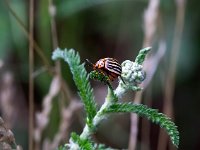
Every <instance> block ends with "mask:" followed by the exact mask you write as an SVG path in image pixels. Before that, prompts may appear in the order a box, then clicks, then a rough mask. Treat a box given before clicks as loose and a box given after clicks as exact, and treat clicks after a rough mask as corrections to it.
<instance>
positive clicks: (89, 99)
mask: <svg viewBox="0 0 200 150" xmlns="http://www.w3.org/2000/svg"><path fill="white" fill-rule="evenodd" d="M59 58H62V59H64V60H65V61H66V62H67V63H68V65H69V67H70V70H71V72H72V75H73V79H74V82H75V84H76V86H77V88H78V90H79V95H80V97H81V100H82V101H83V103H84V106H85V110H86V115H87V124H88V126H92V120H93V118H94V116H95V115H96V113H97V110H96V103H95V100H94V95H93V89H92V88H91V85H90V83H89V80H88V79H89V75H88V74H87V72H86V70H85V67H84V63H82V64H80V56H79V54H78V53H76V52H75V51H74V50H73V49H70V50H67V49H65V50H64V51H63V50H61V49H59V48H57V49H56V50H55V51H54V52H53V55H52V59H53V60H56V59H59Z"/></svg>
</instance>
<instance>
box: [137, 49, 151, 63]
mask: <svg viewBox="0 0 200 150" xmlns="http://www.w3.org/2000/svg"><path fill="white" fill-rule="evenodd" d="M150 50H151V47H146V48H143V49H141V50H140V52H139V54H138V55H137V57H136V59H135V62H136V63H138V64H140V65H141V64H142V63H143V62H144V59H145V57H146V55H147V53H148V52H149V51H150Z"/></svg>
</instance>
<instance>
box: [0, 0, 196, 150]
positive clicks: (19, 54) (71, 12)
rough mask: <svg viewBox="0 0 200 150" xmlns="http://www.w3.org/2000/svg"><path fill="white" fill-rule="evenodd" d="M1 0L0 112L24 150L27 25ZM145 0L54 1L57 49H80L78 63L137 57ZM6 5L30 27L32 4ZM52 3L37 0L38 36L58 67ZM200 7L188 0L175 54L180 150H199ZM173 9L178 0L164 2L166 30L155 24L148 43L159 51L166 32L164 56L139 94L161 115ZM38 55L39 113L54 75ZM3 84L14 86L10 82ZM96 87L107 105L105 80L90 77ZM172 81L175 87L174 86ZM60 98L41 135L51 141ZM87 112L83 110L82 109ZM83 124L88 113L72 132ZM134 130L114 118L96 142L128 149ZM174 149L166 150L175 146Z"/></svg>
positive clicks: (154, 135) (153, 140) (154, 140)
mask: <svg viewBox="0 0 200 150" xmlns="http://www.w3.org/2000/svg"><path fill="white" fill-rule="evenodd" d="M4 1H6V0H3V1H1V2H0V95H1V97H0V115H1V116H2V118H3V119H4V121H5V122H6V123H7V124H8V126H9V127H10V128H11V130H12V131H13V133H14V135H15V138H16V142H17V143H18V144H19V145H22V147H23V148H24V149H27V148H28V136H29V135H28V109H29V108H28V97H29V94H28V86H29V72H28V70H29V55H28V54H29V49H28V43H29V42H28V38H27V37H26V36H25V33H24V32H23V29H22V26H21V25H19V23H18V22H17V21H16V19H15V18H14V17H13V15H12V14H11V12H10V10H9V9H8V7H7V5H6V4H5V2H4ZM148 2H149V1H148V0H142V1H140V0H124V1H123V0H108V1H106V0H103V1H100V0H94V1H91V0H63V1H54V4H55V6H56V16H55V22H56V26H57V27H56V29H57V38H58V46H59V47H60V48H62V49H64V48H74V49H75V50H76V51H78V52H79V54H80V56H81V61H84V60H85V59H86V58H87V59H89V60H90V61H91V62H96V61H97V60H98V59H100V58H103V57H114V58H116V59H117V60H119V62H123V61H124V60H126V59H129V60H134V58H135V57H136V55H137V53H138V51H139V50H140V49H141V48H142V47H143V42H144V30H143V29H144V23H143V14H144V11H145V9H146V8H147V6H148ZM9 5H10V6H11V8H12V9H13V11H14V12H15V13H16V14H17V15H18V16H19V17H20V19H21V21H22V22H23V23H24V24H25V27H26V29H28V20H29V9H30V8H29V3H28V1H25V0H13V1H10V2H9ZM48 5H49V3H48V1H47V0H41V1H37V2H35V8H34V39H35V41H36V42H37V44H38V45H39V46H40V47H41V49H42V51H43V53H44V54H45V57H46V59H47V60H48V61H49V62H50V65H51V66H52V67H53V66H54V62H53V61H52V60H51V54H52V51H53V49H54V48H53V44H52V39H53V38H55V37H53V36H52V34H51V21H50V16H49V11H48V7H49V6H48ZM199 5H200V2H199V1H194V0H188V1H186V4H185V15H184V19H185V20H184V28H183V31H182V36H181V43H180V51H179V55H178V57H177V58H176V62H177V68H176V77H175V86H174V90H173V91H174V95H173V100H172V102H173V105H172V106H173V111H174V114H173V118H174V122H175V123H176V125H177V126H178V129H179V131H180V147H179V149H181V150H198V149H200V142H199V139H200V119H199V114H200V109H199V106H200V78H199V68H200V59H199V56H200V51H199V48H200V9H199V8H200V7H199ZM176 10H177V5H176V3H175V1H173V0H168V1H166V0H161V1H160V6H159V16H160V18H161V19H160V20H161V22H162V28H159V29H158V28H157V29H156V32H155V35H154V37H155V38H154V39H153V42H152V45H149V46H152V52H151V53H155V52H156V50H157V43H158V41H159V38H160V37H161V36H160V35H162V37H164V39H165V40H166V43H167V49H166V50H167V51H166V54H165V56H164V57H163V58H162V60H161V61H160V63H159V65H158V67H157V71H156V73H155V75H154V77H153V79H152V81H151V83H150V84H149V86H148V87H147V88H146V89H145V91H144V97H143V99H142V103H144V104H146V105H150V107H152V108H157V109H159V111H160V112H163V108H164V107H165V106H164V102H163V100H164V97H165V95H164V89H165V85H166V83H165V82H166V78H167V76H166V74H167V71H168V69H169V68H170V61H171V60H170V56H171V53H173V51H171V49H172V47H173V38H174V36H175V35H174V32H175V21H176ZM34 55H35V56H34V71H35V72H37V73H38V74H37V75H36V77H35V78H34V84H35V87H34V95H35V96H34V97H35V99H34V103H35V111H39V110H41V109H42V106H41V104H42V100H43V98H44V96H45V95H46V93H47V92H48V89H49V86H50V83H51V80H52V75H50V74H49V73H48V72H47V71H45V69H44V64H43V62H42V60H41V57H39V55H38V54H37V53H36V52H35V53H34ZM61 66H62V76H63V78H64V79H65V81H66V83H67V85H68V86H69V88H70V91H71V95H72V96H73V97H76V99H79V98H78V96H77V94H76V87H75V85H74V82H73V80H72V76H71V74H70V71H69V69H68V67H67V65H66V64H65V63H63V62H62V65H61ZM41 69H44V71H41ZM87 70H88V71H90V70H91V69H90V68H88V67H87ZM147 77H148V72H147ZM7 79H8V81H10V80H9V79H11V81H12V82H11V83H6V81H7ZM6 85H9V86H8V87H7V86H6ZM114 85H115V83H114ZM92 86H93V87H94V91H95V93H96V97H97V99H99V103H102V101H101V100H103V99H104V97H105V95H106V87H105V85H103V84H101V83H99V82H94V81H92ZM171 86H172V89H173V85H171ZM6 88H8V91H13V93H12V92H11V93H12V94H11V95H9V94H7V97H9V98H8V99H10V101H9V102H7V101H5V100H3V99H4V98H5V97H3V96H2V95H3V93H4V92H5V91H4V90H5V89H6ZM9 88H10V89H9ZM102 93H103V94H102ZM149 93H150V94H149ZM102 95H103V96H102ZM130 95H132V99H133V95H134V94H133V93H131V94H130ZM130 97H131V96H130ZM5 99H6V98H5ZM55 99H56V100H55V101H53V108H52V112H51V115H50V118H51V119H50V120H51V121H50V123H49V125H48V127H47V128H46V129H45V131H44V133H43V139H45V137H50V138H53V137H54V134H55V133H56V131H57V129H58V125H59V117H57V116H58V115H59V104H58V103H59V102H58V101H59V97H56V98H55ZM130 101H131V99H130ZM148 101H150V102H148ZM5 105H6V106H5ZM166 107H167V106H166ZM82 113H83V111H81V114H82ZM78 120H79V121H78ZM119 120H120V121H119ZM80 122H82V123H80ZM83 122H84V118H82V121H80V118H79V119H78V118H76V117H75V119H74V120H73V121H72V127H71V128H70V131H71V130H73V131H75V132H77V133H81V131H82V128H83V125H84V123H83ZM141 124H142V120H140V124H139V135H138V144H137V145H138V146H137V148H138V149H143V148H141V145H146V143H145V142H143V141H142V134H141V132H142V130H143V128H142V127H141ZM150 125H151V134H150V145H147V146H146V148H147V149H153V150H154V149H156V147H157V144H158V135H159V127H158V126H157V125H153V124H150ZM129 128H130V119H129V115H120V116H119V117H117V116H113V117H112V118H111V119H110V120H108V121H106V122H104V123H103V124H102V126H101V127H100V131H99V132H98V133H97V135H96V138H97V141H100V142H103V143H106V144H108V145H110V146H113V147H116V148H127V147H128V138H129V133H130V129H129ZM101 131H102V132H101ZM116 137H117V140H116ZM113 139H115V140H113ZM66 141H67V139H66ZM41 143H42V142H41ZM63 143H64V142H63ZM169 147H170V146H168V148H167V149H170V148H169Z"/></svg>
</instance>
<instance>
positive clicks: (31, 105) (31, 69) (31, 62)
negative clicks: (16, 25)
mask: <svg viewBox="0 0 200 150" xmlns="http://www.w3.org/2000/svg"><path fill="white" fill-rule="evenodd" d="M33 29H34V0H30V4H29V35H30V38H29V150H33V149H34V148H33V128H34V120H33V119H34V78H33V76H32V75H33V72H34V49H33V47H34V46H33V45H34V42H33V36H34V35H33Z"/></svg>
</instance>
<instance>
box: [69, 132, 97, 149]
mask: <svg viewBox="0 0 200 150" xmlns="http://www.w3.org/2000/svg"><path fill="white" fill-rule="evenodd" d="M71 138H72V140H73V142H75V143H77V144H78V145H79V147H80V149H81V150H92V149H93V145H92V143H91V142H90V141H89V140H88V139H81V138H80V136H79V135H77V134H76V133H74V132H72V133H71Z"/></svg>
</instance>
